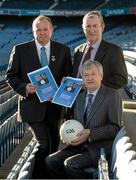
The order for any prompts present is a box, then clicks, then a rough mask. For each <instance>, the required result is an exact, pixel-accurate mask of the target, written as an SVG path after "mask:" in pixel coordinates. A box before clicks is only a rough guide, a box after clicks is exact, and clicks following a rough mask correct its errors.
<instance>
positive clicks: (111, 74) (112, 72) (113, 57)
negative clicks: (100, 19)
mask: <svg viewBox="0 0 136 180" xmlns="http://www.w3.org/2000/svg"><path fill="white" fill-rule="evenodd" d="M85 47H86V43H84V44H81V45H79V46H78V47H77V48H76V49H75V54H74V64H73V70H74V76H76V75H77V72H78V68H79V65H80V62H81V59H82V56H83V53H84V50H85ZM94 59H95V60H97V61H99V62H100V63H101V64H102V66H103V70H104V77H103V84H104V85H106V86H108V87H111V88H114V89H119V88H121V87H123V86H125V85H126V84H127V78H128V75H127V69H126V65H125V61H124V57H123V53H122V50H121V48H120V47H118V46H116V45H114V44H111V43H108V42H106V41H104V40H102V41H101V43H100V46H99V48H98V51H97V53H96V56H95V58H94Z"/></svg>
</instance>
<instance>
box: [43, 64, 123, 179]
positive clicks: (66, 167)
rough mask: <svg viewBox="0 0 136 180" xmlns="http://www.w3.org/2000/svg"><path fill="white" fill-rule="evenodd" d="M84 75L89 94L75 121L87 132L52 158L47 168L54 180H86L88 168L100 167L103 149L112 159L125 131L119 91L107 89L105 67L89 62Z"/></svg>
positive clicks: (76, 110)
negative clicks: (119, 136)
mask: <svg viewBox="0 0 136 180" xmlns="http://www.w3.org/2000/svg"><path fill="white" fill-rule="evenodd" d="M81 74H82V78H83V83H84V87H85V90H84V91H82V92H81V93H80V94H79V95H78V97H77V99H76V102H75V105H74V119H76V120H78V121H80V122H81V123H82V125H83V126H84V130H83V131H81V132H80V133H79V134H78V137H77V138H76V139H75V140H74V141H72V142H71V144H69V145H68V146H66V147H65V148H64V149H62V150H60V151H58V152H56V153H54V154H51V155H49V156H48V157H47V158H46V166H47V168H48V170H49V172H50V174H51V178H55V179H57V178H58V179H59V178H60V179H61V178H64V179H66V178H71V179H72V178H73V179H74V178H75V179H82V178H83V179H85V178H87V174H86V173H85V172H84V169H85V168H88V167H97V165H98V159H99V156H100V149H101V148H102V147H103V148H104V149H105V151H106V155H107V156H108V157H110V154H111V149H112V143H113V140H114V138H115V136H116V134H117V133H118V131H119V129H120V127H121V119H122V100H121V97H120V95H119V93H118V91H117V90H114V89H111V88H108V87H105V86H104V85H103V84H102V83H101V82H102V78H103V68H102V65H101V64H100V63H99V62H97V61H92V62H91V61H86V62H85V63H84V64H83V66H82V68H81Z"/></svg>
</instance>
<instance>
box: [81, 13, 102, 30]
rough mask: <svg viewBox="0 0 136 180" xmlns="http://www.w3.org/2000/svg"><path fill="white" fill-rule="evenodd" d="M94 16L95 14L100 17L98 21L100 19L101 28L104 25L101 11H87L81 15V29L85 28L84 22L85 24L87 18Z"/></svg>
mask: <svg viewBox="0 0 136 180" xmlns="http://www.w3.org/2000/svg"><path fill="white" fill-rule="evenodd" d="M94 16H97V17H98V18H99V19H100V21H101V25H102V27H103V28H104V27H105V23H104V19H103V16H102V14H101V12H100V11H89V12H88V13H87V14H85V16H84V17H83V22H82V28H83V29H85V24H86V21H87V19H89V18H92V17H94Z"/></svg>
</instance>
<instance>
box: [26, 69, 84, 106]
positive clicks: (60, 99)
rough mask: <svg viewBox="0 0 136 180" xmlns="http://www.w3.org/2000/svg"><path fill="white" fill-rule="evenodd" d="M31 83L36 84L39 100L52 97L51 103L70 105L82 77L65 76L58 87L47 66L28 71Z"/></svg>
mask: <svg viewBox="0 0 136 180" xmlns="http://www.w3.org/2000/svg"><path fill="white" fill-rule="evenodd" d="M28 77H29V79H30V81H31V83H32V84H34V85H35V86H37V90H36V94H37V96H38V98H39V100H40V102H41V103H42V102H45V101H47V100H48V99H52V103H55V104H59V105H61V106H65V107H71V106H72V105H73V103H74V101H75V99H76V97H77V95H78V93H79V91H80V89H81V88H82V79H79V78H72V77H66V78H65V80H64V82H63V83H62V84H61V85H60V87H59V88H58V86H57V84H56V81H55V79H54V77H53V75H52V73H51V71H50V69H49V67H48V66H45V67H43V68H40V69H38V70H35V71H32V72H30V73H28Z"/></svg>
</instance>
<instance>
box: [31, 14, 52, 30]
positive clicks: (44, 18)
mask: <svg viewBox="0 0 136 180" xmlns="http://www.w3.org/2000/svg"><path fill="white" fill-rule="evenodd" d="M42 20H47V21H48V22H49V24H50V28H51V30H52V31H53V24H52V21H51V19H50V18H49V17H47V16H44V15H40V16H38V17H36V18H35V19H34V20H33V23H32V29H33V30H34V29H35V27H36V24H37V23H38V22H39V21H42Z"/></svg>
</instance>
